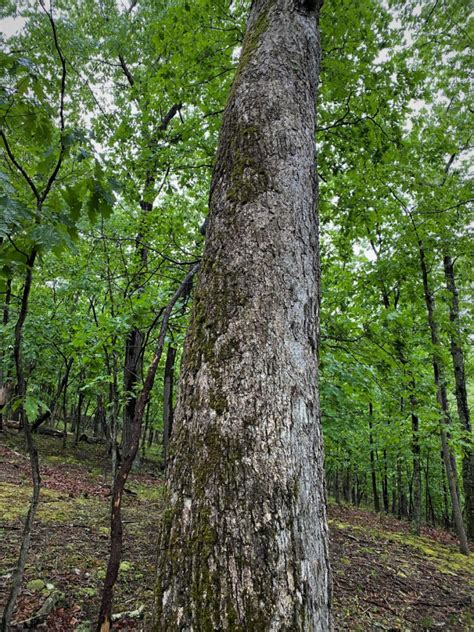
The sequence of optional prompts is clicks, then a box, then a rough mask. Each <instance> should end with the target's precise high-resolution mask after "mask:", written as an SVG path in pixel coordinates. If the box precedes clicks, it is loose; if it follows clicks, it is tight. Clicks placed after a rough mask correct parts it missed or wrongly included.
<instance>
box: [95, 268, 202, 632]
mask: <svg viewBox="0 0 474 632" xmlns="http://www.w3.org/2000/svg"><path fill="white" fill-rule="evenodd" d="M197 269H198V266H194V267H193V268H192V269H191V270H190V271H189V272H188V274H187V275H186V278H185V279H184V281H183V283H182V284H181V285H180V287H179V288H178V289H177V290H176V292H175V294H174V295H173V297H172V299H171V301H170V302H169V303H168V305H167V307H166V309H165V310H164V311H163V317H162V320H161V328H160V334H159V336H158V343H157V346H156V350H155V355H154V357H153V360H152V362H151V364H150V366H149V368H148V371H147V374H146V378H145V382H144V384H143V388H142V390H141V392H140V395H139V397H138V399H137V403H136V406H135V417H134V418H133V424H132V433H131V437H130V442H129V443H128V444H127V446H126V447H125V451H124V454H123V458H122V462H121V464H120V467H119V468H118V470H117V474H116V476H114V478H113V481H114V484H113V489H112V511H111V518H110V555H109V561H108V564H107V571H106V575H105V580H104V589H103V592H102V600H101V606H100V612H99V620H98V623H97V628H96V629H97V632H108V631H109V630H110V629H111V627H112V618H111V617H112V597H113V590H114V585H115V582H116V580H117V576H118V571H119V566H120V560H121V557H122V544H123V528H122V497H123V490H124V487H125V483H126V482H127V478H128V475H129V474H130V470H131V469H132V465H133V462H134V460H135V457H136V454H137V451H138V447H139V443H140V436H141V428H142V421H143V415H144V413H145V409H146V407H147V405H148V402H149V399H150V394H151V389H152V388H153V384H154V382H155V376H156V371H157V369H158V366H159V364H160V360H161V356H162V353H163V347H164V344H165V336H166V331H167V329H168V322H169V318H170V316H171V312H172V310H173V307H174V306H175V304H176V302H177V301H178V299H179V298H180V297H181V296H182V295H183V294H184V292H185V291H186V290H187V289H188V288H189V284H190V282H191V280H192V278H193V276H194V274H195V273H196V271H197Z"/></svg>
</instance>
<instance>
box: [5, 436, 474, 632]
mask: <svg viewBox="0 0 474 632" xmlns="http://www.w3.org/2000/svg"><path fill="white" fill-rule="evenodd" d="M0 437H1V445H0V606H3V604H4V603H5V599H6V595H7V590H8V587H9V581H10V577H11V572H12V570H13V567H14V564H15V561H16V556H17V552H18V546H19V541H20V537H21V529H22V518H23V517H24V515H25V514H26V511H27V508H28V501H29V496H30V493H31V488H30V485H29V477H30V474H29V461H28V459H27V458H26V457H25V452H24V448H23V445H22V440H21V438H20V437H18V435H13V434H9V435H0ZM38 443H39V452H40V458H41V461H42V464H43V465H42V468H41V472H42V483H43V487H42V492H41V501H40V507H39V510H38V515H37V519H36V523H35V529H34V535H33V539H32V548H31V551H30V555H29V559H28V564H27V568H26V574H25V582H24V585H23V588H22V590H21V593H20V596H19V600H18V608H17V611H16V612H15V616H14V619H15V621H16V622H21V621H25V620H26V619H28V618H29V617H30V616H32V614H34V613H36V612H37V611H38V610H39V608H40V607H41V605H42V603H44V601H45V599H46V598H47V596H48V595H49V594H51V592H52V591H60V593H62V596H61V598H60V601H59V603H58V605H57V607H56V608H54V610H53V611H52V612H51V614H50V615H49V617H48V618H47V620H46V621H45V623H44V624H43V625H41V626H36V627H35V628H29V629H38V630H48V631H52V632H53V631H66V630H82V631H85V630H89V629H91V628H90V627H89V626H88V625H87V623H86V622H91V621H93V620H94V619H95V617H96V615H97V612H98V607H99V599H100V591H101V584H102V580H103V577H104V571H105V566H106V561H107V551H108V524H109V504H110V488H109V485H108V484H109V483H110V481H109V478H108V477H109V475H108V472H107V470H106V469H104V466H103V464H104V463H107V461H108V459H107V457H106V455H105V454H104V453H103V448H102V447H100V446H96V445H87V444H82V445H80V446H78V447H77V448H73V447H68V448H66V450H64V451H63V449H62V446H61V440H58V439H53V438H50V437H38ZM143 469H144V470H145V472H146V473H141V474H139V475H138V474H133V475H132V476H131V479H130V481H129V484H128V485H127V489H128V490H129V492H130V493H129V494H127V497H126V499H125V501H124V511H123V513H124V522H125V524H124V532H125V547H124V556H123V562H122V566H121V572H120V575H119V580H118V584H117V589H116V593H115V602H114V612H116V613H119V612H131V611H133V610H136V609H138V608H140V607H141V606H144V612H145V613H146V616H145V618H143V619H140V620H136V619H133V620H132V619H127V618H123V619H121V620H120V621H119V622H118V623H116V624H115V626H114V628H115V629H121V630H130V631H132V630H133V631H137V632H138V631H140V630H146V629H147V624H148V622H149V619H150V615H151V612H152V606H153V584H154V566H155V555H156V539H155V537H154V534H155V533H156V525H157V521H158V519H159V515H160V511H161V509H162V500H161V497H162V496H161V491H162V487H161V475H160V472H159V470H158V469H157V468H156V465H155V464H154V463H153V462H145V465H144V468H143ZM329 514H330V528H331V554H332V568H333V582H334V595H333V603H334V606H333V610H334V623H335V626H334V627H335V630H336V632H338V631H339V630H341V631H342V630H350V631H351V632H359V631H360V632H365V631H370V630H378V631H383V630H386V631H392V632H395V631H397V630H399V631H400V632H409V631H418V630H419V631H422V630H448V631H450V632H457V631H467V630H472V629H474V608H473V600H472V596H473V586H474V562H473V561H472V559H471V558H466V557H465V556H462V555H460V554H459V553H457V550H456V545H455V539H454V537H453V536H452V534H449V533H446V532H445V531H438V530H435V529H429V528H425V529H424V530H423V533H422V537H415V536H413V535H412V534H411V533H410V525H409V524H408V523H405V522H400V521H398V520H396V519H394V518H390V517H386V516H378V515H376V514H374V513H373V512H371V511H368V510H361V509H355V508H353V507H347V506H336V505H331V506H330V510H329ZM34 580H36V581H34ZM31 582H33V583H31ZM42 584H43V585H42ZM14 629H16V630H21V629H24V626H23V625H18V626H16V628H14ZM256 632H257V631H256Z"/></svg>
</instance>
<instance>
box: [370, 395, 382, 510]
mask: <svg viewBox="0 0 474 632" xmlns="http://www.w3.org/2000/svg"><path fill="white" fill-rule="evenodd" d="M373 414H374V408H373V405H372V402H370V404H369V446H370V475H371V478H372V497H373V499H374V509H375V511H376V512H377V513H379V512H380V500H379V492H378V489H377V472H376V470H375V454H374V437H373V434H372V417H373Z"/></svg>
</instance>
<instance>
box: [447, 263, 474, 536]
mask: <svg viewBox="0 0 474 632" xmlns="http://www.w3.org/2000/svg"><path fill="white" fill-rule="evenodd" d="M443 263H444V274H445V279H446V287H447V289H448V292H449V293H450V296H451V303H450V307H449V319H450V321H451V323H452V326H453V331H452V333H451V357H452V360H453V368H454V380H455V389H456V404H457V409H458V415H459V421H460V423H461V427H462V429H463V431H464V432H465V434H466V439H467V441H466V444H467V445H466V446H465V447H464V449H463V455H462V479H463V488H464V499H465V514H466V528H467V535H468V537H469V538H471V539H472V540H474V451H473V450H472V449H471V448H470V447H469V445H468V444H469V441H471V440H472V435H471V433H472V428H471V414H470V410H469V404H468V401H467V388H466V371H465V368H464V352H463V349H462V346H461V344H460V342H459V296H458V290H457V287H456V279H455V276H454V264H453V261H452V259H451V257H450V256H449V255H446V256H445V257H444V261H443Z"/></svg>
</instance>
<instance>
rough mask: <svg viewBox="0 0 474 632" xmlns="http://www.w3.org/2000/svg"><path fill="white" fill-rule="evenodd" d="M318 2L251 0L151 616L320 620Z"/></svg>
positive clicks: (178, 625) (226, 621)
mask: <svg viewBox="0 0 474 632" xmlns="http://www.w3.org/2000/svg"><path fill="white" fill-rule="evenodd" d="M316 5H318V6H316ZM319 6H320V2H314V1H313V2H306V3H305V2H301V1H299V0H254V2H253V3H252V7H251V11H250V16H249V20H248V25H247V33H246V37H245V40H244V44H243V49H242V53H241V59H240V65H239V68H238V72H237V76H236V78H235V81H234V85H233V88H232V92H231V96H230V99H229V103H228V105H227V108H226V111H225V115H224V122H223V128H222V132H221V137H220V143H219V150H218V155H217V163H216V167H215V171H214V175H213V181H212V187H211V197H210V216H209V224H208V228H207V241H206V248H205V252H204V256H203V261H202V269H201V273H200V279H199V284H198V288H197V290H196V295H195V302H194V311H193V318H192V323H191V327H190V331H189V334H188V338H187V342H186V346H185V354H184V359H183V365H182V375H181V382H180V395H179V401H178V405H177V410H176V415H175V422H174V429H173V435H172V440H171V450H170V458H169V469H168V489H169V508H168V510H167V511H166V512H165V516H164V518H163V522H162V527H161V534H160V538H161V541H160V544H159V551H160V556H159V561H158V587H157V604H156V605H157V621H156V628H155V629H157V630H194V631H196V632H197V631H200V630H262V631H265V630H290V629H291V630H294V631H298V630H305V631H306V630H311V631H326V630H329V629H330V607H329V592H330V589H329V581H330V580H329V561H328V537H327V526H326V510H325V492H324V475H323V448H322V441H321V430H320V422H319V402H318V395H317V389H316V378H317V358H316V349H317V327H318V281H319V278H318V277H319V261H318V236H317V216H316V213H315V207H316V201H317V200H316V196H317V181H316V172H315V164H314V159H315V141H314V126H315V116H314V114H315V98H316V84H317V78H318V72H319V52H318V32H317V23H316V16H315V11H316V10H317V9H319Z"/></svg>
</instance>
